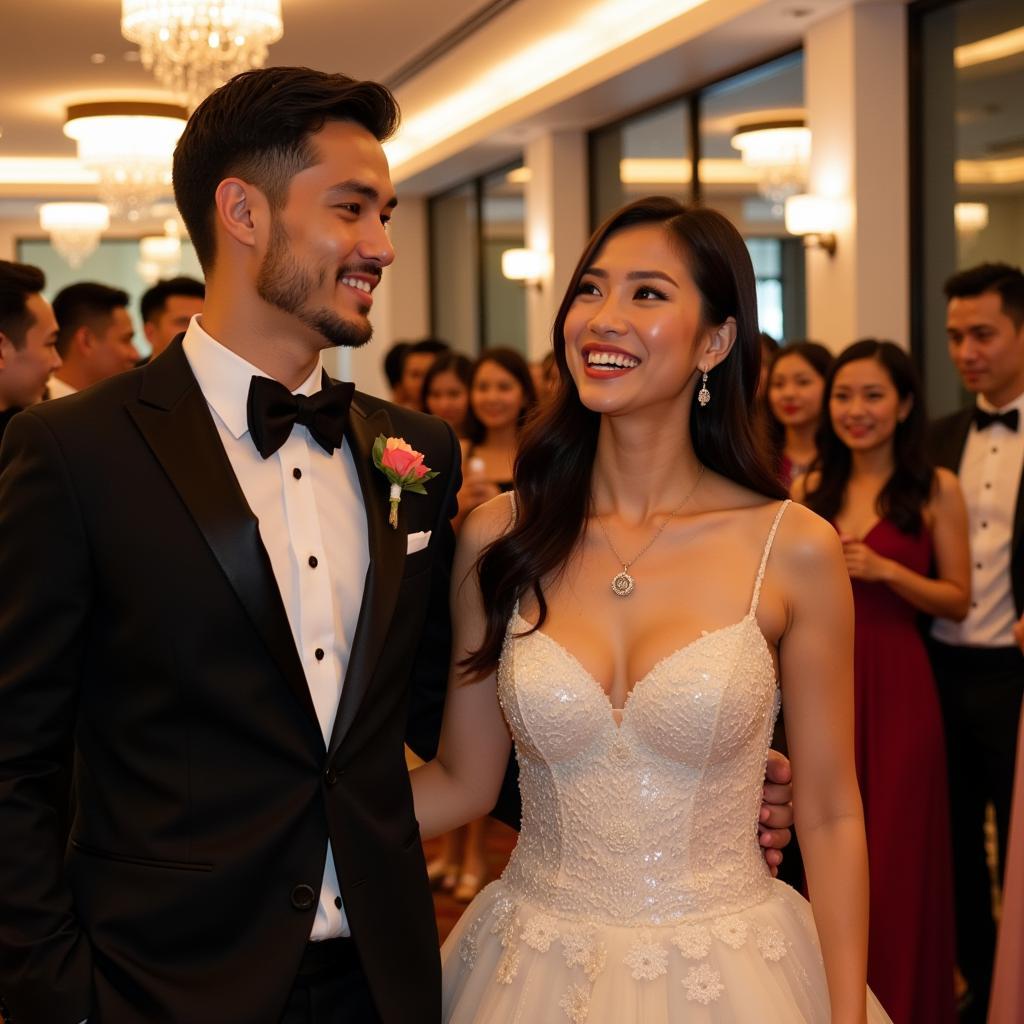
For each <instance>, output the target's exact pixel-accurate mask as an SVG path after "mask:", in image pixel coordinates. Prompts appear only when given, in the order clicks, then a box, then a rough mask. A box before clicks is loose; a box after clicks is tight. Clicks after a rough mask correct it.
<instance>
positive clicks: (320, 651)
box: [313, 647, 324, 661]
mask: <svg viewBox="0 0 1024 1024" xmlns="http://www.w3.org/2000/svg"><path fill="white" fill-rule="evenodd" d="M313 657H314V658H316V660H317V661H323V660H324V649H323V648H322V647H318V648H317V649H316V650H315V651H314V652H313Z"/></svg>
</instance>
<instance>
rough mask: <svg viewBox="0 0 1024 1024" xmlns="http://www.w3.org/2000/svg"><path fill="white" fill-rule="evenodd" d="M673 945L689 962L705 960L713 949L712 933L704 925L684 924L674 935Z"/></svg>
mask: <svg viewBox="0 0 1024 1024" xmlns="http://www.w3.org/2000/svg"><path fill="white" fill-rule="evenodd" d="M672 945H673V946H675V947H676V949H678V950H679V952H680V954H682V956H684V957H686V959H687V960H703V959H704V957H706V956H707V955H708V950H709V949H710V948H711V932H710V931H709V930H708V928H707V927H706V926H705V925H702V924H683V925H680V926H679V927H678V928H676V930H675V931H674V932H673V933H672Z"/></svg>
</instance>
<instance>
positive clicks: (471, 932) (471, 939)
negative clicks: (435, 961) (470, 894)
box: [459, 914, 483, 970]
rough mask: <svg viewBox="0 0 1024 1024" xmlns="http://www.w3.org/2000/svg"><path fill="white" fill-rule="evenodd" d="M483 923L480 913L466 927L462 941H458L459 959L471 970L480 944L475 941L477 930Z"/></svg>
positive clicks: (474, 964)
mask: <svg viewBox="0 0 1024 1024" xmlns="http://www.w3.org/2000/svg"><path fill="white" fill-rule="evenodd" d="M482 923H483V915H482V914H481V915H480V916H479V917H477V919H476V920H475V921H474V922H473V923H472V924H471V925H470V926H469V927H468V928H467V929H466V934H465V935H463V936H462V941H461V942H460V943H459V959H460V960H461V961H462V962H463V963H464V964H465V965H466V966H467V967H468V968H469V969H470V970H472V969H473V968H474V967H475V966H476V958H477V954H478V952H479V951H480V946H479V943H478V941H477V937H476V936H477V932H478V931H479V930H480V925H481V924H482Z"/></svg>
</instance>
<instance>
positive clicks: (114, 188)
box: [64, 102, 185, 221]
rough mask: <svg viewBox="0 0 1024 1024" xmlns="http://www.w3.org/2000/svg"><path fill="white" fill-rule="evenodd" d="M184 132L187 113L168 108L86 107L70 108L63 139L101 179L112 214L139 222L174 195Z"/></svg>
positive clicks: (156, 105) (119, 104)
mask: <svg viewBox="0 0 1024 1024" xmlns="http://www.w3.org/2000/svg"><path fill="white" fill-rule="evenodd" d="M184 127H185V110H184V108H183V107H177V106H173V105H171V104H168V103H131V102H123V103H122V102H117V103H82V104H78V105H77V106H73V107H68V119H67V122H66V123H65V125H64V134H65V135H67V136H68V137H69V138H72V139H74V140H75V141H76V142H77V143H78V159H79V160H80V161H81V162H82V163H83V164H84V165H85V166H86V167H88V168H89V169H90V170H94V171H96V173H97V174H98V175H99V179H100V183H99V191H100V198H101V199H102V200H103V202H105V203H106V204H107V205H108V206H109V207H110V210H111V213H113V214H114V216H116V217H125V218H127V219H128V220H130V221H136V220H139V219H140V218H142V217H143V216H145V215H146V214H147V213H148V212H149V209H150V207H151V206H152V205H153V204H154V203H155V202H157V201H158V200H159V199H162V198H164V197H165V196H167V195H169V194H170V192H171V157H172V156H173V154H174V145H175V143H176V142H177V141H178V136H179V135H181V133H182V130H183V129H184Z"/></svg>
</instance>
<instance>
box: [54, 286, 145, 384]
mask: <svg viewBox="0 0 1024 1024" xmlns="http://www.w3.org/2000/svg"><path fill="white" fill-rule="evenodd" d="M53 312H54V315H55V316H56V317H57V325H58V334H57V351H58V352H59V353H60V358H61V360H62V362H63V365H62V366H61V368H60V369H59V370H58V371H57V372H56V373H54V375H53V376H52V377H51V378H50V386H49V392H50V398H63V397H64V396H65V395H72V394H74V393H75V392H76V391H81V390H82V389H83V388H87V387H89V386H90V385H92V384H98V383H99V382H100V381H101V380H106V379H107V378H108V377H113V376H114V375H115V374H118V373H124V371H125V370H130V369H131V368H132V367H133V366H135V365H136V364H137V363H138V361H139V353H138V350H137V349H136V348H135V346H134V345H133V344H132V337H133V335H134V334H135V330H134V328H133V327H132V321H131V317H130V316H129V315H128V293H127V292H123V291H121V289H120V288H108V287H107V285H105V284H97V283H95V282H93V281H82V282H80V283H79V284H69V285H68V286H67V287H66V288H62V289H61V290H60V291H59V292H58V293H57V294H56V295H55V296H54V299H53Z"/></svg>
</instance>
